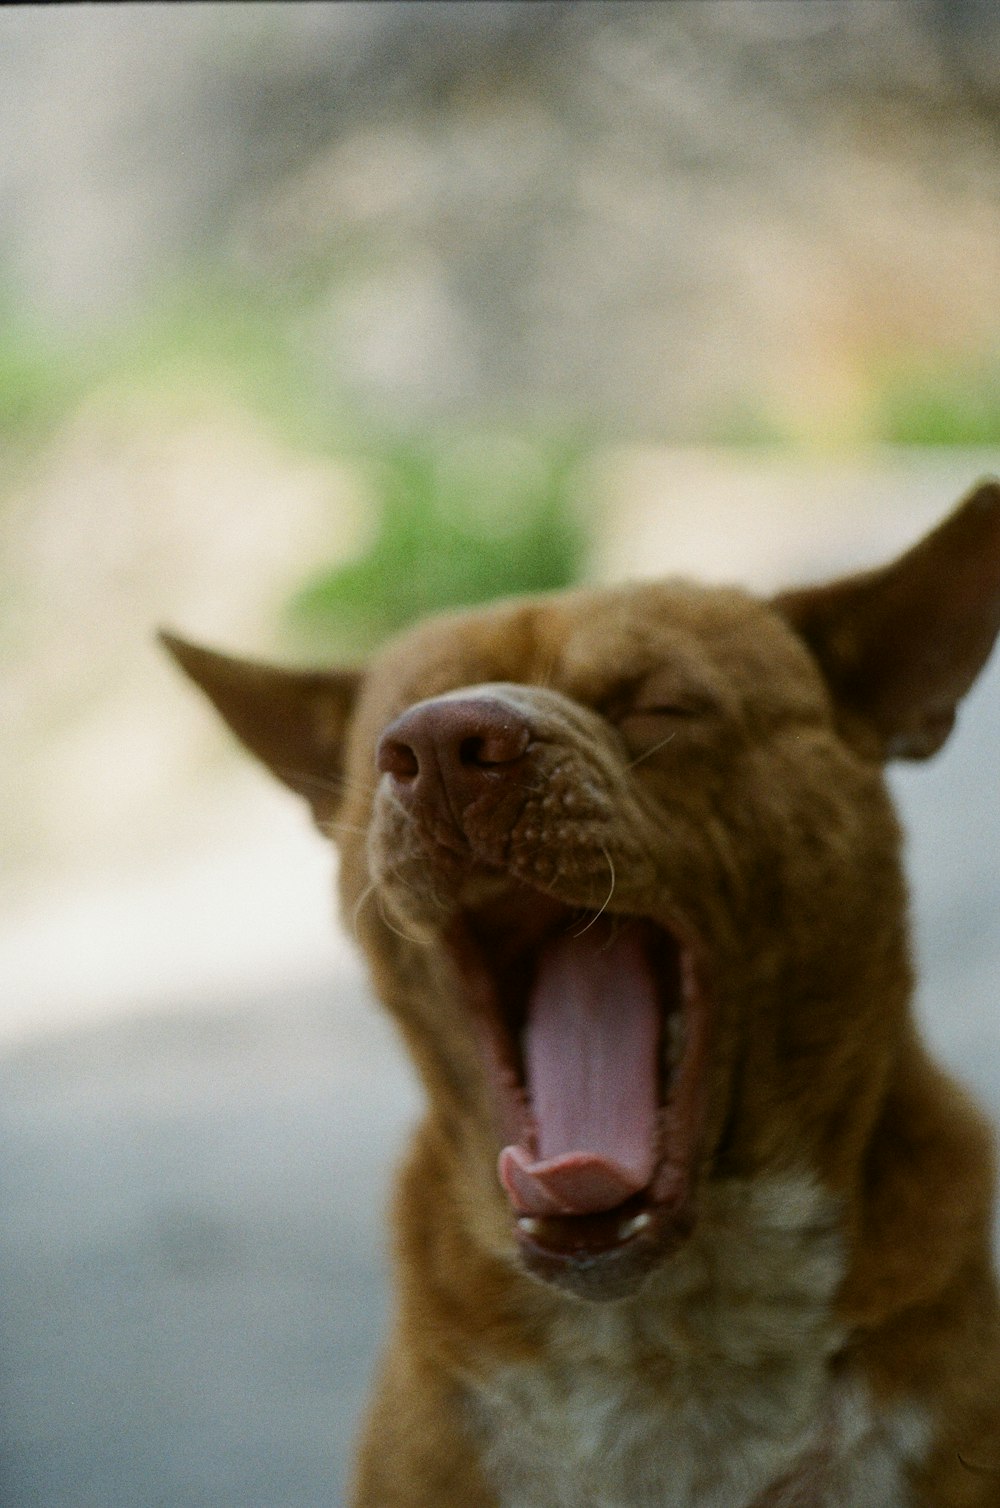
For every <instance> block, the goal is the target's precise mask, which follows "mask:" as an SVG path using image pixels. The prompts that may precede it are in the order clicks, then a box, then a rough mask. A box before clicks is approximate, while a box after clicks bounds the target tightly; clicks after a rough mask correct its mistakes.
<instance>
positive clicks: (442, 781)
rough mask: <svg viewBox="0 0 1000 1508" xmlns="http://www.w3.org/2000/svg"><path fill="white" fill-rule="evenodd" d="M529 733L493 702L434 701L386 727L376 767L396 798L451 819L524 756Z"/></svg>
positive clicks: (507, 708) (512, 711) (513, 713)
mask: <svg viewBox="0 0 1000 1508" xmlns="http://www.w3.org/2000/svg"><path fill="white" fill-rule="evenodd" d="M530 743H531V728H530V726H529V724H528V722H527V721H526V720H525V718H524V717H523V715H522V714H521V713H520V712H519V711H518V710H517V708H516V707H513V706H511V705H510V704H509V703H506V702H503V701H501V700H499V698H494V697H481V696H469V697H438V698H435V699H434V700H432V701H427V702H421V703H419V704H418V705H417V706H415V707H411V708H410V709H409V710H408V711H407V712H404V713H403V714H402V716H401V717H398V718H396V720H395V722H393V723H390V724H389V726H388V727H387V728H386V730H385V732H384V733H383V734H382V737H381V739H380V740H379V745H378V751H377V754H376V764H377V767H378V769H379V770H380V771H382V772H383V773H384V774H388V775H389V776H390V777H391V778H392V780H393V781H394V783H395V785H396V787H397V789H398V790H399V791H400V793H401V794H403V795H405V797H406V798H407V799H408V800H409V801H411V802H413V801H416V802H418V803H420V802H426V803H428V804H430V805H431V806H437V805H439V804H441V803H444V804H445V806H446V809H447V811H448V812H450V813H451V815H453V816H454V815H457V814H458V813H459V812H461V810H462V809H463V808H464V807H465V806H467V805H468V803H469V802H470V801H473V800H475V798H476V797H477V796H478V795H480V794H481V793H482V792H483V791H484V790H485V789H487V788H488V786H489V785H490V784H493V783H495V782H496V781H497V780H501V781H502V780H503V778H504V776H505V775H507V774H509V773H510V772H511V771H512V770H513V768H514V767H515V766H516V765H517V763H518V761H519V760H520V759H521V758H522V757H523V755H524V754H525V753H526V752H527V749H528V745H529V744H530Z"/></svg>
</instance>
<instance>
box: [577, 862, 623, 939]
mask: <svg viewBox="0 0 1000 1508" xmlns="http://www.w3.org/2000/svg"><path fill="white" fill-rule="evenodd" d="M601 852H602V854H603V855H604V857H605V858H606V859H607V861H608V868H609V869H610V871H611V887H610V889H609V890H608V893H607V895H606V896H605V898H604V904H603V905H602V907H601V909H600V910H599V911H595V912H594V914H593V916H592V917H591V918H590V921H589V922H588V923H587V925H586V926H585V927H581V928H580V930H579V931H578V932H573V933H571V934H570V935H571V936H572V937H582V936H583V934H584V933H585V932H589V931H590V929H591V927H592V926H593V925H594V923H595V922H596V921H599V920H600V918H601V917H602V916H603V915H604V913H605V911H607V909H608V906H609V905H610V904H611V897H612V896H613V895H614V893H615V883H616V881H615V866H614V862H613V860H612V858H611V855H610V854H609V853H608V850H607V849H606V848H605V847H604V844H603V843H602V844H601Z"/></svg>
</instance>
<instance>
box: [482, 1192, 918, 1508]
mask: <svg viewBox="0 0 1000 1508" xmlns="http://www.w3.org/2000/svg"><path fill="white" fill-rule="evenodd" d="M841 1270H842V1263H841V1256H840V1246H839V1241H838V1238H837V1233H836V1226H835V1219H834V1212H833V1210H832V1208H831V1206H830V1202H829V1201H828V1200H827V1199H825V1198H824V1196H823V1195H822V1194H821V1193H820V1192H819V1191H818V1190H817V1189H816V1187H815V1185H814V1184H813V1183H812V1182H811V1181H810V1180H808V1179H806V1178H781V1179H771V1180H768V1181H766V1182H755V1183H753V1184H739V1183H729V1184H720V1185H716V1186H715V1187H714V1188H713V1189H712V1190H711V1192H710V1193H709V1195H708V1196H707V1198H706V1200H705V1205H704V1207H703V1210H702V1214H701V1219H700V1221H699V1226H698V1230H697V1233H696V1235H695V1237H694V1238H693V1239H692V1240H691V1241H690V1242H689V1243H688V1246H687V1247H686V1248H685V1249H684V1250H683V1251H682V1252H681V1253H679V1254H678V1255H677V1256H676V1257H675V1258H674V1259H673V1260H672V1261H671V1262H669V1263H668V1264H667V1266H666V1267H665V1268H664V1269H663V1270H662V1271H661V1272H660V1273H659V1274H657V1276H656V1277H655V1278H654V1279H652V1280H651V1281H650V1282H649V1283H648V1284H647V1285H646V1287H645V1288H644V1289H643V1291H642V1292H641V1293H640V1294H639V1295H638V1296H637V1297H636V1298H635V1299H631V1300H628V1301H625V1302H623V1303H620V1304H608V1305H591V1304H584V1303H580V1302H577V1301H575V1300H567V1301H566V1307H565V1311H564V1312H563V1314H562V1315H561V1316H560V1317H559V1318H558V1319H557V1320H556V1321H555V1322H554V1323H553V1324H552V1326H551V1329H550V1334H549V1340H548V1344H547V1346H546V1348H545V1353H544V1360H542V1361H540V1362H538V1363H536V1364H533V1365H531V1366H527V1365H525V1366H519V1367H516V1368H508V1369H506V1370H504V1371H503V1372H502V1373H499V1374H495V1375H494V1376H493V1377H492V1378H491V1379H490V1385H489V1386H488V1387H487V1388H485V1389H484V1390H483V1391H482V1393H481V1394H480V1395H479V1396H478V1398H477V1413H478V1415H479V1421H480V1425H481V1428H482V1431H483V1436H484V1447H485V1458H486V1462H487V1470H488V1473H489V1476H490V1480H491V1482H492V1484H493V1487H494V1490H495V1491H496V1493H497V1496H498V1499H499V1501H500V1503H501V1504H502V1505H503V1508H757V1505H758V1504H759V1505H760V1508H765V1505H766V1508H806V1505H808V1508H841V1505H843V1508H862V1505H863V1508H905V1505H906V1502H907V1495H906V1492H905V1488H904V1486H903V1483H902V1472H903V1469H904V1464H905V1462H906V1461H907V1460H912V1459H913V1458H914V1455H915V1454H917V1453H919V1450H920V1449H921V1446H922V1442H923V1436H924V1433H925V1431H924V1430H923V1428H922V1427H921V1426H920V1424H919V1422H918V1421H917V1419H916V1417H915V1414H914V1413H912V1412H911V1411H909V1410H907V1411H906V1413H905V1417H904V1416H903V1415H899V1416H893V1417H891V1418H888V1417H876V1415H875V1413H874V1412H873V1410H872V1409H871V1407H869V1406H868V1405H867V1403H866V1401H865V1399H864V1395H863V1391H862V1389H861V1387H860V1385H859V1384H858V1383H856V1382H852V1381H850V1380H849V1379H843V1378H841V1379H839V1380H838V1381H834V1380H833V1379H832V1377H831V1370H830V1365H829V1364H830V1361H831V1358H832V1357H833V1356H834V1354H835V1353H836V1351H837V1350H838V1348H839V1345H840V1342H841V1336H840V1335H839V1334H838V1332H837V1328H836V1326H835V1324H834V1322H833V1320H832V1317H831V1306H832V1299H833V1295H834V1293H835V1290H836V1287H837V1283H838V1281H839V1278H840V1275H841ZM780 1484H785V1485H783V1486H782V1485H780Z"/></svg>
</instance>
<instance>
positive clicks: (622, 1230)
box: [616, 1210, 653, 1241]
mask: <svg viewBox="0 0 1000 1508" xmlns="http://www.w3.org/2000/svg"><path fill="white" fill-rule="evenodd" d="M652 1223H653V1217H652V1215H651V1214H650V1213H649V1211H648V1210H643V1212H642V1213H641V1214H640V1215H633V1216H632V1217H631V1219H629V1220H623V1221H622V1223H621V1225H619V1227H618V1230H617V1232H616V1235H617V1237H618V1239H619V1241H627V1240H628V1238H629V1237H630V1236H637V1235H638V1234H639V1232H640V1231H641V1230H645V1229H646V1227H647V1226H649V1225H652Z"/></svg>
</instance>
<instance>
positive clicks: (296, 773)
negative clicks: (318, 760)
mask: <svg viewBox="0 0 1000 1508" xmlns="http://www.w3.org/2000/svg"><path fill="white" fill-rule="evenodd" d="M275 773H276V774H277V775H278V776H279V777H280V778H281V779H282V780H284V781H286V782H287V784H289V785H294V786H296V787H298V788H299V789H300V790H313V791H320V792H323V793H326V794H329V795H331V796H347V795H352V794H354V793H358V794H359V795H362V796H370V795H371V794H372V792H373V791H374V789H375V787H374V785H373V783H372V782H371V781H359V780H349V779H348V778H347V777H346V776H345V775H317V774H316V773H315V771H312V770H299V769H293V768H291V767H290V766H284V767H283V768H281V769H276V770H275Z"/></svg>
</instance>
